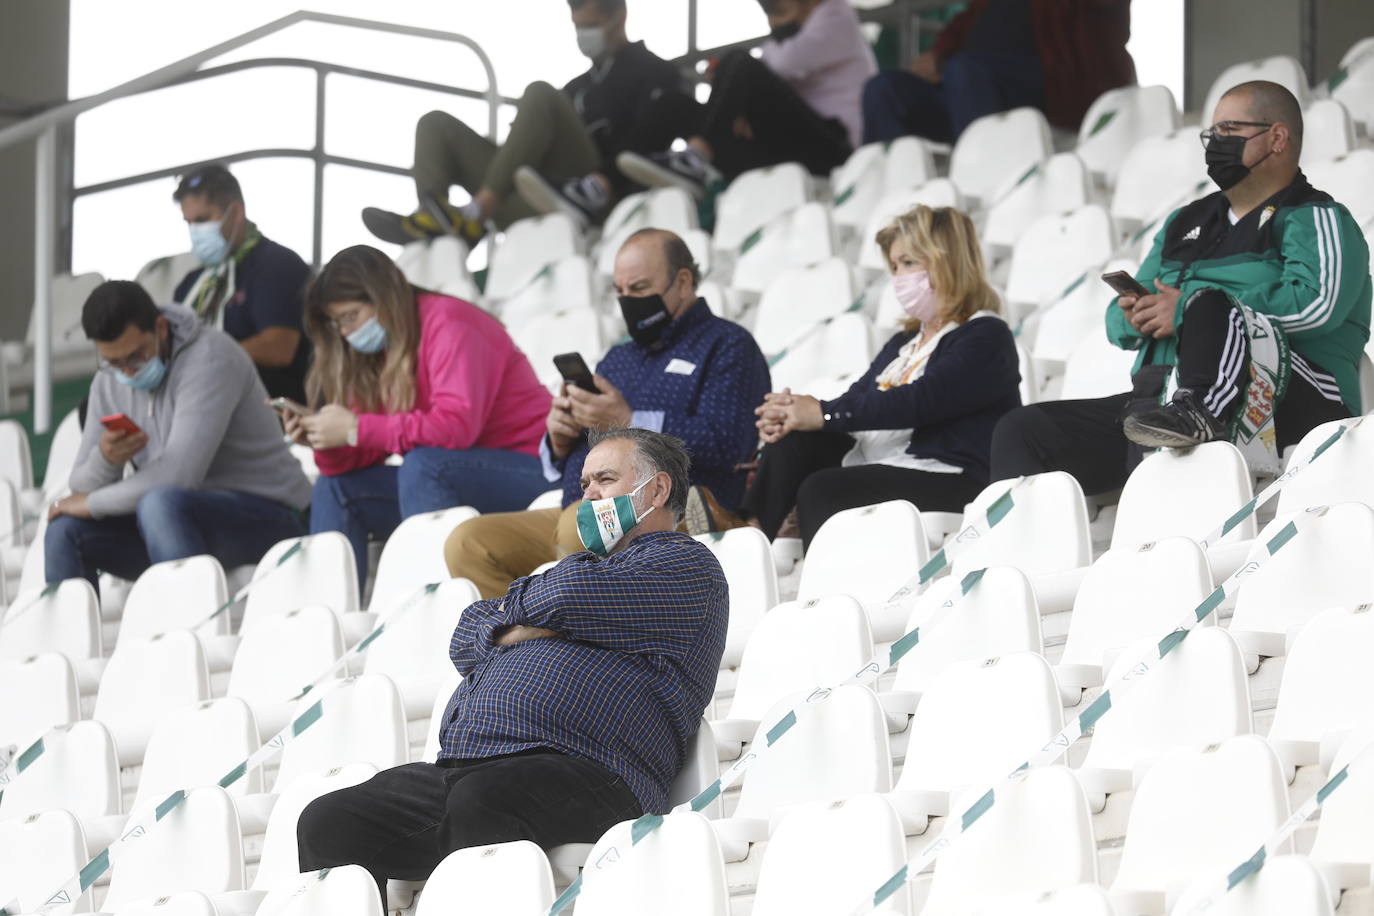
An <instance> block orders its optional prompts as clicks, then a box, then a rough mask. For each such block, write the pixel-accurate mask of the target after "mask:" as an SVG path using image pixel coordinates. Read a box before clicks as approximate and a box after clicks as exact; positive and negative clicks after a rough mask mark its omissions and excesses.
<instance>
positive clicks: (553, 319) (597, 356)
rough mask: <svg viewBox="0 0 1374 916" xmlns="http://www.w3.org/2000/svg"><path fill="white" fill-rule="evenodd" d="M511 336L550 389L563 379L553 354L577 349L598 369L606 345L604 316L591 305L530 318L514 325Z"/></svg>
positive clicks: (590, 364)
mask: <svg viewBox="0 0 1374 916" xmlns="http://www.w3.org/2000/svg"><path fill="white" fill-rule="evenodd" d="M510 336H511V339H512V340H514V341H515V344H516V346H518V347H519V348H520V350H521V352H523V353H524V354H525V357H526V358H527V359H529V361H530V366H532V367H533V368H534V374H535V375H536V376H537V377H538V378H539V381H540V383H541V384H543V385H544V386H545V387H546V388H550V389H552V388H555V387H557V386H558V385H560V384H562V382H563V376H562V375H561V374H560V373H559V371H558V369H557V368H556V367H555V366H554V364H553V358H554V356H556V355H558V354H559V353H567V352H570V351H576V352H578V353H581V354H582V358H583V359H584V360H586V362H587V365H588V366H589V367H591V368H592V369H595V368H596V364H597V363H598V362H600V360H601V356H602V354H603V353H604V352H605V349H606V346H605V344H604V342H603V337H602V335H601V319H600V317H599V316H598V315H597V313H596V311H595V310H594V309H590V308H571V309H565V310H560V311H556V312H550V313H548V314H546V315H540V316H539V317H537V318H531V319H529V320H527V321H526V322H525V323H524V324H521V325H519V326H517V327H513V328H511V329H510Z"/></svg>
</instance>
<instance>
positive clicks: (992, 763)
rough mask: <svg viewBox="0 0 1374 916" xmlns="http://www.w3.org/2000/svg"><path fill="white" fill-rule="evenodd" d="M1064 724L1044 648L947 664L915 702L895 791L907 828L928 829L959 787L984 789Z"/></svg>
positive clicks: (913, 830)
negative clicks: (905, 750)
mask: <svg viewBox="0 0 1374 916" xmlns="http://www.w3.org/2000/svg"><path fill="white" fill-rule="evenodd" d="M974 723H976V724H974ZM1063 727H1064V707H1063V704H1062V703H1061V702H1060V698H1059V685H1058V683H1057V682H1056V681H1055V679H1054V671H1053V670H1052V669H1051V668H1050V664H1049V662H1047V661H1045V659H1044V657H1043V656H1040V655H1037V654H1035V653H1033V652H1017V653H1014V654H1011V655H1005V656H1002V657H1000V658H985V659H976V660H971V661H958V662H953V663H951V664H950V665H948V666H946V668H945V670H944V671H942V672H941V673H940V675H939V676H938V677H936V678H935V681H934V683H932V684H931V685H930V687H929V689H928V690H926V692H925V694H924V695H922V697H921V702H920V704H919V705H918V706H917V707H916V714H915V716H914V717H913V718H912V720H911V727H910V729H909V735H910V740H909V743H908V746H907V757H906V763H905V764H904V765H903V766H902V773H901V776H900V777H899V778H898V780H897V785H896V787H895V788H894V790H893V792H892V797H891V800H892V803H893V805H894V807H896V808H897V811H898V813H899V814H900V815H901V817H902V825H903V827H904V828H905V830H906V832H907V833H908V834H915V833H923V832H924V831H925V829H926V826H927V819H928V818H929V817H932V816H941V815H945V814H948V813H949V812H950V805H951V801H950V798H951V795H952V794H954V793H955V792H956V791H957V790H960V789H965V788H971V789H976V790H978V791H982V790H983V789H984V788H985V787H986V786H987V785H988V784H991V783H993V782H995V781H997V780H999V779H1001V778H1002V777H1004V776H1006V775H1007V774H1008V773H1010V772H1011V771H1012V770H1014V769H1015V768H1016V767H1017V766H1019V765H1020V764H1022V763H1024V762H1025V760H1026V758H1027V756H1028V755H1029V754H1030V752H1031V751H1032V750H1035V749H1038V748H1039V747H1040V746H1042V745H1043V744H1044V743H1045V741H1046V740H1047V739H1048V738H1049V737H1050V736H1051V735H1053V734H1055V733H1056V732H1058V731H1059V730H1060V729H1061V728H1063ZM969 801H970V802H971V801H972V799H969ZM956 813H957V812H956Z"/></svg>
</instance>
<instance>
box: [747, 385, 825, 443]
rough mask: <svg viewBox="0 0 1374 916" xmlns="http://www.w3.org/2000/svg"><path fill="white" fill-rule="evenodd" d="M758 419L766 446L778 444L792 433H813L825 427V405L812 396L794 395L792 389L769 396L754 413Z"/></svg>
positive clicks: (757, 422)
mask: <svg viewBox="0 0 1374 916" xmlns="http://www.w3.org/2000/svg"><path fill="white" fill-rule="evenodd" d="M754 415H755V416H757V417H758V420H757V421H755V423H754V425H755V426H756V427H758V430H759V438H761V439H763V441H764V442H766V443H773V442H777V441H778V440H779V439H781V438H782V437H783V436H786V435H787V434H788V433H791V432H810V431H813V430H818V429H820V428H821V426H822V425H823V424H824V417H823V416H822V412H821V402H820V401H818V400H817V399H816V398H813V397H811V395H809V394H793V393H792V391H791V389H789V388H784V389H783V390H782V391H777V392H772V393H770V394H768V395H766V396H765V397H764V399H763V403H762V404H760V405H759V406H758V407H757V408H755V410H754Z"/></svg>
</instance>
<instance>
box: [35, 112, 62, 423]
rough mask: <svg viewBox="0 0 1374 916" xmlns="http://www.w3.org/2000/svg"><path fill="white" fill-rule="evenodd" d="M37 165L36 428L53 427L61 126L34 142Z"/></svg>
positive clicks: (49, 128)
mask: <svg viewBox="0 0 1374 916" xmlns="http://www.w3.org/2000/svg"><path fill="white" fill-rule="evenodd" d="M34 147H35V155H34V169H33V249H34V250H33V304H34V310H33V321H34V329H33V431H34V432H35V433H38V434H42V433H46V432H47V431H48V430H49V429H51V427H52V280H53V274H54V273H56V254H57V194H56V189H57V126H56V125H49V126H48V127H46V128H44V129H43V131H42V133H40V134H39V135H38V138H37V142H36V143H35V144H34Z"/></svg>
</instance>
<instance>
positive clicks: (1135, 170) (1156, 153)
mask: <svg viewBox="0 0 1374 916" xmlns="http://www.w3.org/2000/svg"><path fill="white" fill-rule="evenodd" d="M1205 182H1208V178H1207V165H1206V162H1205V160H1204V159H1203V157H1202V151H1201V150H1200V149H1199V147H1198V139H1197V128H1196V127H1184V128H1180V129H1179V130H1176V131H1174V132H1173V133H1170V134H1165V135H1162V136H1154V137H1143V138H1141V139H1139V140H1138V141H1136V143H1135V144H1134V145H1133V147H1132V149H1131V151H1130V152H1129V153H1127V154H1126V157H1125V159H1124V160H1123V161H1122V163H1121V169H1120V171H1119V172H1117V176H1116V187H1115V188H1114V189H1113V191H1112V202H1111V206H1110V207H1109V208H1108V209H1109V210H1110V211H1111V214H1112V220H1113V221H1114V222H1115V224H1116V227H1117V229H1118V230H1119V231H1121V232H1134V231H1135V230H1136V229H1138V228H1140V227H1141V226H1143V225H1146V224H1148V223H1151V222H1153V221H1154V220H1155V219H1157V218H1159V217H1161V216H1163V215H1164V214H1166V213H1168V212H1169V211H1170V210H1172V209H1174V207H1175V206H1176V205H1177V203H1178V202H1179V201H1181V200H1182V199H1183V198H1185V197H1189V198H1191V197H1196V196H1199V195H1198V194H1197V193H1195V191H1196V190H1197V189H1198V188H1199V186H1202V187H1203V188H1205V187H1206V185H1205V184H1204V183H1205Z"/></svg>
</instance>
